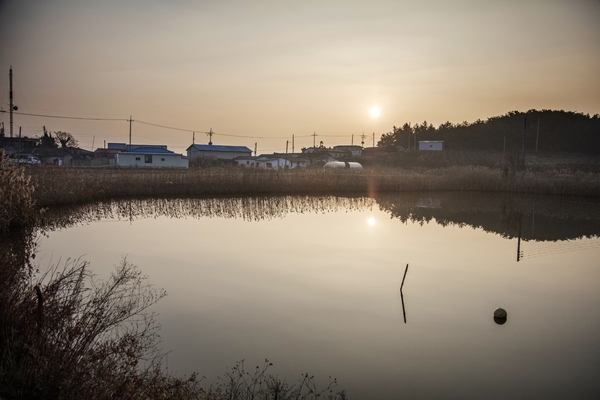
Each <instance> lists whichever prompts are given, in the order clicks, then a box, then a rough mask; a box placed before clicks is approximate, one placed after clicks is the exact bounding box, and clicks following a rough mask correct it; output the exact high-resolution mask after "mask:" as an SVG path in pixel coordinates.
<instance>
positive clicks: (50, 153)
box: [31, 147, 74, 166]
mask: <svg viewBox="0 0 600 400" xmlns="http://www.w3.org/2000/svg"><path fill="white" fill-rule="evenodd" d="M31 154H32V155H33V156H35V157H37V158H39V159H40V161H41V162H42V164H54V165H69V166H70V165H73V158H74V157H73V155H71V153H69V152H68V151H67V149H66V148H62V147H61V148H59V149H55V148H45V147H36V148H35V149H33V150H32V151H31Z"/></svg>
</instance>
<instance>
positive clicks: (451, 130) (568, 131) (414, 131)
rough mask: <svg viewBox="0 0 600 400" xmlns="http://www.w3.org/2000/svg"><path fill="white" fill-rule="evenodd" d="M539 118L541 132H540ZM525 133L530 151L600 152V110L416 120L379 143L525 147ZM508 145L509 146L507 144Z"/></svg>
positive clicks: (393, 146)
mask: <svg viewBox="0 0 600 400" xmlns="http://www.w3.org/2000/svg"><path fill="white" fill-rule="evenodd" d="M538 121H539V135H538ZM524 136H525V146H526V151H532V150H535V149H536V146H537V150H538V151H541V152H562V153H579V154H598V153H599V150H600V114H595V115H593V116H590V115H589V114H583V113H578V112H572V111H563V110H560V111H557V110H541V111H538V110H529V111H527V112H519V111H510V112H508V113H506V114H504V115H500V116H495V117H490V118H488V119H487V120H485V121H484V120H481V119H478V120H476V121H474V122H467V121H464V122H462V123H452V122H450V121H447V122H444V123H443V124H440V126H438V127H437V128H436V127H435V126H433V124H430V123H427V121H423V123H421V124H419V123H416V124H414V125H413V124H412V123H410V122H407V123H405V124H403V125H402V126H400V127H396V126H394V127H393V130H392V131H391V132H388V133H385V134H383V135H382V137H381V139H380V140H379V142H378V143H377V146H378V147H384V148H388V149H390V150H392V149H393V151H399V150H406V149H411V150H412V149H415V148H416V149H418V142H419V141H424V140H443V141H444V149H448V150H490V151H503V150H504V149H506V150H514V149H516V150H521V149H522V146H523V137H524ZM505 146H506V147H505Z"/></svg>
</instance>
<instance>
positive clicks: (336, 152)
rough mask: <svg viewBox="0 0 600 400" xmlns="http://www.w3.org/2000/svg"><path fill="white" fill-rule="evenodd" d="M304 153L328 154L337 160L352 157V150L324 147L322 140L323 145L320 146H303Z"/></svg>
mask: <svg viewBox="0 0 600 400" xmlns="http://www.w3.org/2000/svg"><path fill="white" fill-rule="evenodd" d="M302 153H304V154H307V155H308V154H311V155H314V154H328V155H329V156H331V157H333V158H335V159H336V160H337V159H339V158H346V157H350V156H352V152H351V151H349V150H346V149H341V148H340V149H337V148H335V147H334V148H331V147H324V146H323V142H321V145H320V146H319V147H308V148H303V149H302Z"/></svg>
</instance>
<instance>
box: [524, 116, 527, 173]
mask: <svg viewBox="0 0 600 400" xmlns="http://www.w3.org/2000/svg"><path fill="white" fill-rule="evenodd" d="M526 138H527V118H523V170H525V139H526Z"/></svg>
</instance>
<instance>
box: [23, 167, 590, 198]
mask: <svg viewBox="0 0 600 400" xmlns="http://www.w3.org/2000/svg"><path fill="white" fill-rule="evenodd" d="M25 173H26V176H27V178H28V179H30V181H31V184H32V185H33V186H34V187H35V192H34V194H33V198H34V199H35V201H36V203H37V205H38V206H40V207H47V206H52V205H68V204H81V203H87V202H90V201H99V200H107V199H119V198H146V197H206V196H269V195H348V194H353V195H366V196H374V195H376V194H380V193H398V192H410V191H486V192H514V193H529V194H559V195H581V196H596V197H597V196H600V175H598V174H597V173H592V172H580V171H579V172H570V171H561V170H554V171H543V172H534V171H528V172H523V173H516V174H515V173H513V174H507V173H505V172H503V171H502V170H500V169H494V168H489V167H482V166H455V167H446V168H439V169H428V170H420V171H409V170H400V169H373V170H361V171H355V170H321V169H302V170H278V171H274V170H262V169H246V168H207V169H190V170H172V169H160V170H159V169H153V170H148V169H116V168H115V169H93V168H61V167H41V168H28V169H27V170H26V172H25Z"/></svg>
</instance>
